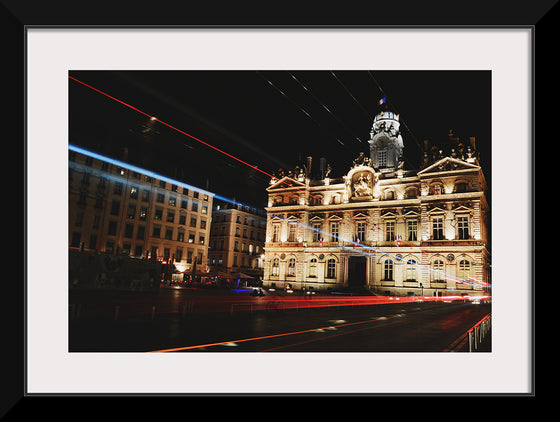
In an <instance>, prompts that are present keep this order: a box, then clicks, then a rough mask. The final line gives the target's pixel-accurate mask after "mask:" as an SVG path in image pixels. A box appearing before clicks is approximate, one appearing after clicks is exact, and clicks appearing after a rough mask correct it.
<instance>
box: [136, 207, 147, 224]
mask: <svg viewBox="0 0 560 422" xmlns="http://www.w3.org/2000/svg"><path fill="white" fill-rule="evenodd" d="M147 217H148V208H146V207H140V215H139V216H138V219H139V220H140V221H146V218H147Z"/></svg>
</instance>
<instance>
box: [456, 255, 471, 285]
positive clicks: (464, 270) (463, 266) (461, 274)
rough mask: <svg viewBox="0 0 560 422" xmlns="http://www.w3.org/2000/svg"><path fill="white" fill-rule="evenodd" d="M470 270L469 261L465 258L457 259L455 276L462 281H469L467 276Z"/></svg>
mask: <svg viewBox="0 0 560 422" xmlns="http://www.w3.org/2000/svg"><path fill="white" fill-rule="evenodd" d="M470 272H471V262H470V261H469V260H467V259H461V260H460V261H459V270H458V272H457V277H458V278H459V280H460V281H462V282H467V283H469V282H470V279H469V276H470Z"/></svg>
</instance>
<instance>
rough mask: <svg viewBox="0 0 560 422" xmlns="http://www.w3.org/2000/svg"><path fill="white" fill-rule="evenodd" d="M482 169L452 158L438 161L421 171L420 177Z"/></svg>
mask: <svg viewBox="0 0 560 422" xmlns="http://www.w3.org/2000/svg"><path fill="white" fill-rule="evenodd" d="M479 169H480V167H479V166H477V165H475V164H471V163H467V162H466V161H463V160H459V159H457V158H452V157H444V158H442V159H441V160H439V161H436V162H435V163H433V164H432V165H431V166H429V167H426V168H425V169H424V170H422V171H419V172H418V175H419V176H423V175H427V174H432V173H440V172H442V171H457V170H479Z"/></svg>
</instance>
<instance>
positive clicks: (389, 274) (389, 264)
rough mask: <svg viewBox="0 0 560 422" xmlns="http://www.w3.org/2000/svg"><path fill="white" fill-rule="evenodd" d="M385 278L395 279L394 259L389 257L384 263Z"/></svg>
mask: <svg viewBox="0 0 560 422" xmlns="http://www.w3.org/2000/svg"><path fill="white" fill-rule="evenodd" d="M383 280H393V260H391V259H387V260H385V263H384V265H383Z"/></svg>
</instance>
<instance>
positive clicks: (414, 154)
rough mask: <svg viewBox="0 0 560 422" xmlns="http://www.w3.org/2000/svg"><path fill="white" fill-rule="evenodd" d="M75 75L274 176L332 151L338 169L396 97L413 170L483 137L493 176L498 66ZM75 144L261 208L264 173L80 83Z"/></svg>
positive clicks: (75, 95)
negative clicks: (429, 149) (450, 144)
mask: <svg viewBox="0 0 560 422" xmlns="http://www.w3.org/2000/svg"><path fill="white" fill-rule="evenodd" d="M69 75H70V76H72V77H74V78H76V79H79V80H80V81H82V82H84V83H86V84H89V85H91V86H93V87H95V88H97V89H99V90H101V91H103V92H105V93H107V94H109V95H111V96H113V97H115V98H117V99H119V100H121V101H124V102H126V103H127V104H130V105H132V106H134V107H136V108H138V109H140V110H142V111H144V112H145V113H147V114H149V115H152V116H155V117H157V118H158V119H159V120H161V121H163V122H166V123H168V124H170V125H172V126H174V127H176V128H178V129H180V130H182V131H184V132H187V133H189V134H191V135H192V136H194V137H197V138H198V139H200V140H202V141H204V142H206V143H208V144H211V145H213V146H214V147H216V148H219V149H221V150H223V151H225V152H227V153H229V154H231V155H234V156H236V157H237V158H239V159H241V160H243V161H246V162H247V163H249V164H252V165H255V166H257V167H258V168H259V169H262V170H263V171H265V172H267V173H270V174H272V173H274V172H276V171H277V170H278V169H279V168H283V169H292V168H293V167H295V165H296V164H298V161H302V162H303V161H304V160H305V158H306V157H307V156H312V157H313V165H312V173H315V172H316V171H317V170H318V168H319V159H320V158H321V157H325V158H326V161H327V162H328V163H329V164H330V165H331V166H332V168H333V172H332V177H342V175H343V174H345V173H346V172H347V171H348V170H349V169H350V166H351V164H352V160H353V159H354V158H355V157H356V156H357V155H358V154H359V152H361V151H363V152H365V153H368V152H369V146H368V143H367V141H368V139H369V132H370V129H371V126H372V123H373V117H374V116H375V114H377V113H378V112H379V111H381V109H382V108H381V107H380V106H378V105H377V102H378V101H379V99H380V98H382V97H383V96H386V97H387V103H388V108H389V109H391V110H393V111H395V112H397V113H399V114H400V119H401V134H402V136H403V140H404V159H405V169H418V168H419V166H420V157H421V153H422V150H421V145H423V140H424V139H429V140H430V141H431V142H433V143H435V144H438V143H441V142H443V141H445V140H446V139H447V133H448V131H449V130H450V129H452V130H453V132H454V134H455V135H456V136H459V137H461V138H468V137H475V138H476V146H477V149H478V150H479V151H480V158H481V163H482V167H483V170H484V173H485V175H486V179H487V181H488V182H490V146H491V139H490V137H491V98H490V96H491V74H490V72H488V71H375V70H371V71H333V72H331V71H329V70H325V71H71V72H69ZM69 131H70V139H69V142H70V143H72V144H75V145H79V146H82V147H84V148H89V149H91V150H94V151H96V152H99V153H101V154H105V155H108V156H111V157H113V158H116V159H121V160H122V159H123V157H124V155H123V154H124V152H125V151H127V156H126V161H128V162H130V163H131V164H134V165H137V166H140V167H143V168H146V169H149V170H152V171H155V172H158V173H160V174H163V175H166V176H169V177H172V178H176V179H178V180H180V181H183V182H185V183H189V184H192V185H196V186H199V187H201V188H208V189H209V190H210V191H212V192H215V193H217V194H219V195H222V196H225V197H228V198H232V199H235V200H237V201H239V202H243V203H245V204H248V205H252V206H255V207H258V208H263V207H264V206H266V202H267V194H266V190H265V189H266V187H267V186H268V182H269V180H270V178H269V177H267V176H266V175H265V174H262V173H260V172H259V171H257V170H255V169H252V168H250V167H248V166H246V165H244V164H242V163H240V162H238V161H236V160H234V159H233V158H231V157H228V156H226V155H224V154H221V153H219V152H217V151H215V150H213V149H212V148H210V147H208V146H206V145H203V144H201V143H200V142H197V141H195V140H193V139H192V138H190V137H188V136H185V135H184V134H181V133H179V132H177V131H175V130H173V129H171V128H169V127H167V126H165V125H163V124H161V123H160V122H157V121H155V122H154V121H150V119H149V118H148V117H147V116H146V115H143V114H141V113H139V112H138V111H135V110H132V109H130V108H128V107H126V106H125V105H123V104H121V103H119V102H117V101H115V100H113V99H110V98H108V97H106V96H104V95H102V94H100V93H98V92H96V91H94V90H92V89H90V88H87V87H85V86H83V85H81V84H79V83H77V82H75V81H73V80H71V79H69Z"/></svg>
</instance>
